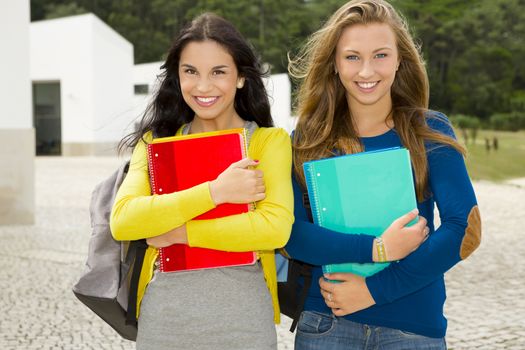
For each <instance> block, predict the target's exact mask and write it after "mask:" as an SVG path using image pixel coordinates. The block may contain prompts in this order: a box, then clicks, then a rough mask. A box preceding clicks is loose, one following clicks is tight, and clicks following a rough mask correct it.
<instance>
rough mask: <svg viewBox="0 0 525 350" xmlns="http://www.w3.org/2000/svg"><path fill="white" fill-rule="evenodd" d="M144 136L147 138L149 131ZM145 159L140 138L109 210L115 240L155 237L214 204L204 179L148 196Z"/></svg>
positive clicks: (147, 176)
mask: <svg viewBox="0 0 525 350" xmlns="http://www.w3.org/2000/svg"><path fill="white" fill-rule="evenodd" d="M144 139H151V134H146V135H145V136H144ZM147 159H148V158H147V150H146V144H145V142H144V141H142V140H141V141H139V143H138V144H137V146H135V149H134V150H133V155H132V156H131V160H130V166H129V170H128V174H127V175H126V178H125V179H124V181H123V183H122V185H121V186H120V188H119V190H118V192H117V196H116V198H115V203H114V204H113V209H112V211H111V217H110V227H111V232H112V234H113V237H114V238H115V239H116V240H137V239H142V238H149V237H154V236H158V235H161V234H163V233H166V232H168V231H170V230H172V229H174V228H176V227H179V226H181V225H183V224H184V223H185V222H187V221H188V220H191V219H192V218H194V217H196V216H198V215H201V214H203V213H205V212H207V211H209V210H211V209H213V208H214V207H215V203H214V202H213V200H212V198H211V195H210V190H209V183H208V182H205V183H202V184H200V185H197V186H194V187H192V188H189V189H187V190H184V191H180V192H174V193H169V194H162V195H151V187H150V183H149V174H148V161H147Z"/></svg>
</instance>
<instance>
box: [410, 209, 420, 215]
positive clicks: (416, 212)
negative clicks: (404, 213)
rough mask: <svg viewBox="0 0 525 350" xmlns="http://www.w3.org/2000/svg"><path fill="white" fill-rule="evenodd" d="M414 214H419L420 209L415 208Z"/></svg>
mask: <svg viewBox="0 0 525 350" xmlns="http://www.w3.org/2000/svg"><path fill="white" fill-rule="evenodd" d="M411 213H412V214H415V215H417V214H419V209H418V208H415V209H414V210H412V211H411Z"/></svg>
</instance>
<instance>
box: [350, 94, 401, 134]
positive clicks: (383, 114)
mask: <svg viewBox="0 0 525 350" xmlns="http://www.w3.org/2000/svg"><path fill="white" fill-rule="evenodd" d="M348 105H349V110H350V111H351V115H352V120H353V122H354V127H355V128H356V131H357V134H358V135H359V136H360V137H371V136H377V135H381V134H384V133H385V132H387V131H388V130H390V129H392V128H393V127H394V120H393V119H392V101H391V100H390V101H388V103H376V104H373V105H362V104H358V103H357V102H354V103H353V102H352V101H348Z"/></svg>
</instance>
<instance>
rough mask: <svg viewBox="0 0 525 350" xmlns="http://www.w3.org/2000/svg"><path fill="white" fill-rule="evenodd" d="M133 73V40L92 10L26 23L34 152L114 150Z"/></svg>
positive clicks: (121, 130)
mask: <svg viewBox="0 0 525 350" xmlns="http://www.w3.org/2000/svg"><path fill="white" fill-rule="evenodd" d="M132 74H133V45H132V44H131V43H129V42H128V41H127V40H126V39H124V38H123V37H122V36H120V35H119V34H118V33H117V32H115V31H114V30H113V29H112V28H110V27H109V26H108V25H106V24H105V23H104V22H102V21H101V20H100V19H99V18H98V17H96V16H95V15H93V14H85V15H80V16H72V17H65V18H59V19H52V20H44V21H38V22H33V23H31V80H32V81H33V94H34V106H33V110H34V123H35V129H36V142H37V154H62V155H100V154H115V147H114V146H115V143H116V141H118V140H119V139H120V138H121V137H122V136H123V135H124V133H125V129H126V128H129V126H130V125H129V123H130V119H131V115H130V113H131V106H132V99H133V84H132Z"/></svg>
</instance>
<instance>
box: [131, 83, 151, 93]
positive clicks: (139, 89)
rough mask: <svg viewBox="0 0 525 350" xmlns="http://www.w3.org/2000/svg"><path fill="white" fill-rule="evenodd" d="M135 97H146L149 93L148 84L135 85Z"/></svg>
mask: <svg viewBox="0 0 525 350" xmlns="http://www.w3.org/2000/svg"><path fill="white" fill-rule="evenodd" d="M134 87H135V95H147V94H148V93H149V86H148V84H138V85H135V86H134Z"/></svg>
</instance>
